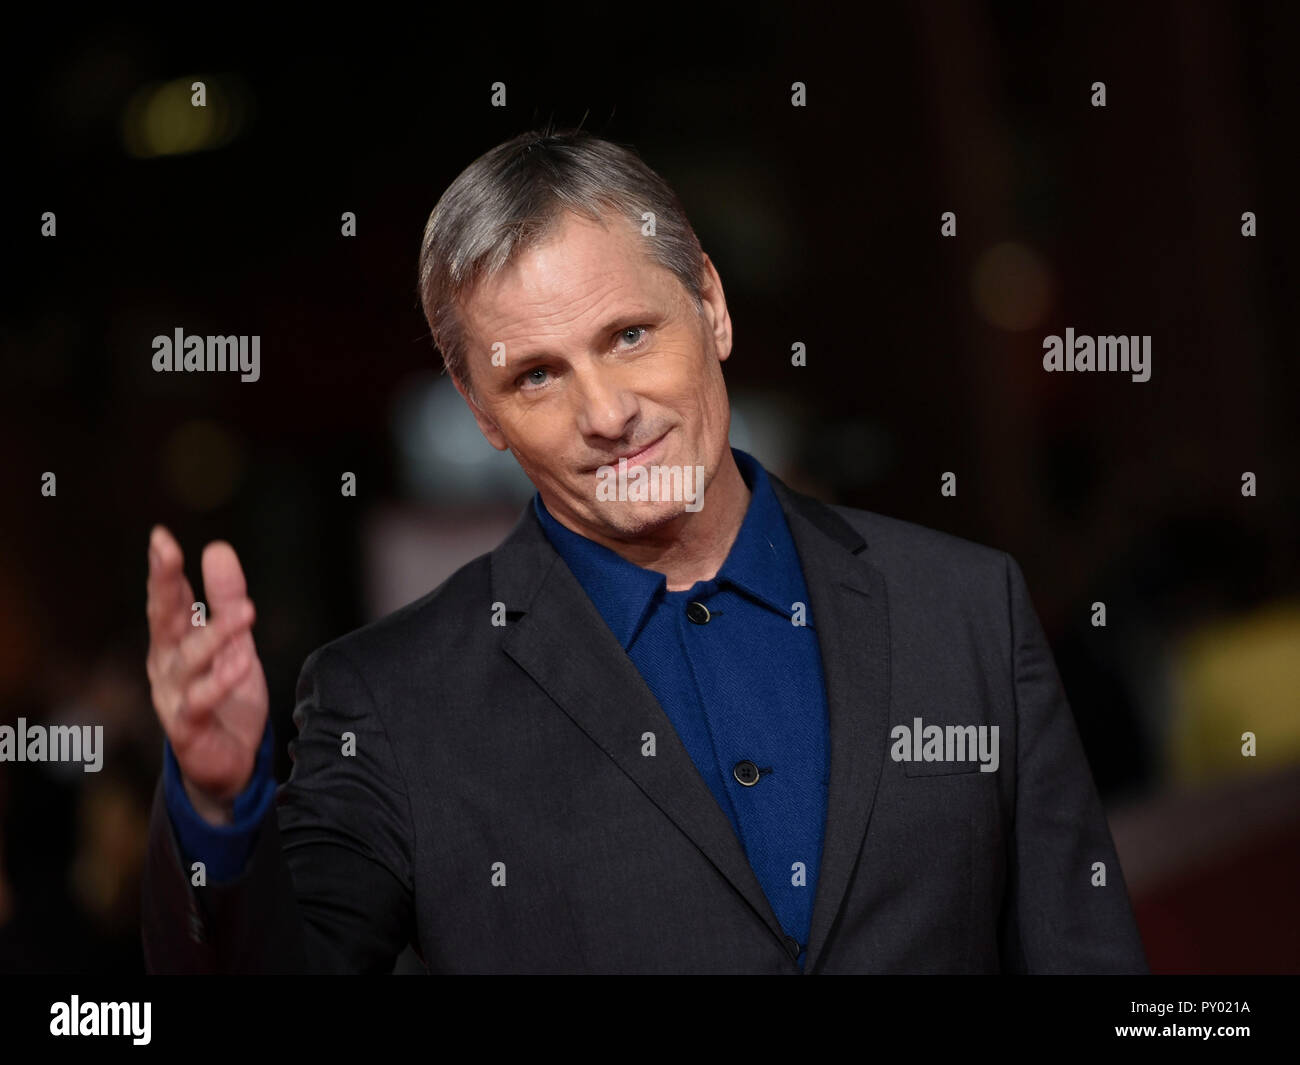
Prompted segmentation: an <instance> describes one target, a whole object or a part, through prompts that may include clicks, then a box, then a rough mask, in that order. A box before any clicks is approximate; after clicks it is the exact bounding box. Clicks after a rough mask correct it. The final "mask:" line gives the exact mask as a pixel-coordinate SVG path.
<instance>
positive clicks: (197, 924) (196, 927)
mask: <svg viewBox="0 0 1300 1065" xmlns="http://www.w3.org/2000/svg"><path fill="white" fill-rule="evenodd" d="M206 938H207V937H206V936H205V935H204V934H203V921H202V920H201V919H200V917H199V915H198V914H197V913H191V914H190V939H192V940H194V942H195V943H203V942H204V941H205V940H206Z"/></svg>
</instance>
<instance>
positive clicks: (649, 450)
mask: <svg viewBox="0 0 1300 1065" xmlns="http://www.w3.org/2000/svg"><path fill="white" fill-rule="evenodd" d="M671 431H672V430H671V429H670V430H668V432H665V433H664V434H663V435H662V436H658V437H656V438H655V439H654V440H651V441H650V442H649V443H648V444H645V445H643V446H642V447H640V448H639V449H637V450H636V451H630V452H624V453H623V454H622V455H615V456H614V457H613V458H612V459H610V460H609V461H608V462H602V463H601V464H600V466H596V467H593V468H592V470H591V472H592V473H595V472H596V471H598V470H599V469H601V467H603V466H617V465H618V464H619V461H620V460H622V459H626V460H627V464H628V465H629V466H640V465H643V464H644V463H646V462H647V461H649V460H650V459H653V458H656V457H657V456H658V454H659V452H660V451H661V450H662V449H663V442H664V440H665V439H667V437H668V433H669V432H671Z"/></svg>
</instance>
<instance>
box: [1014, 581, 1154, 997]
mask: <svg viewBox="0 0 1300 1065" xmlns="http://www.w3.org/2000/svg"><path fill="white" fill-rule="evenodd" d="M1006 561H1007V591H1008V598H1009V607H1010V614H1011V630H1012V631H1011V657H1012V673H1013V683H1014V688H1015V708H1016V727H1015V732H1014V735H1015V773H1016V776H1015V789H1014V815H1013V818H1014V820H1013V824H1014V829H1013V831H1014V842H1013V843H1012V846H1011V850H1010V856H1009V860H1010V865H1009V872H1010V875H1009V878H1008V890H1007V896H1006V901H1005V909H1004V912H1003V914H1002V937H1001V939H1002V949H1003V963H1004V964H1003V969H1004V971H1007V972H1030V973H1146V972H1147V971H1148V970H1147V964H1146V957H1145V954H1144V952H1143V949H1142V940H1141V938H1140V937H1139V935H1138V930H1137V923H1136V922H1135V920H1134V918H1133V910H1132V906H1131V905H1130V902H1129V897H1128V891H1127V889H1126V888H1125V885H1124V874H1123V872H1122V870H1121V869H1120V865H1119V859H1118V857H1117V856H1116V853H1115V846H1114V842H1113V841H1112V839H1111V835H1110V828H1109V826H1108V825H1107V823H1106V815H1105V812H1104V810H1103V808H1102V805H1101V800H1100V798H1099V797H1098V794H1097V789H1096V786H1095V784H1094V782H1093V778H1092V772H1091V770H1090V769H1089V768H1088V761H1087V758H1086V757H1085V755H1084V751H1083V745H1082V743H1081V742H1080V740H1079V733H1078V730H1077V728H1076V726H1075V723H1074V717H1073V715H1072V713H1071V711H1070V706H1069V702H1068V700H1067V698H1066V694H1065V689H1064V687H1063V685H1062V683H1061V678H1060V675H1059V673H1058V672H1057V669H1056V663H1055V660H1054V659H1053V657H1052V652H1051V648H1050V647H1049V645H1048V643H1047V637H1046V635H1045V634H1044V632H1043V627H1042V624H1041V623H1040V621H1039V619H1038V615H1037V614H1036V612H1035V611H1034V607H1033V604H1032V602H1031V601H1030V598H1029V593H1028V590H1027V589H1026V586H1025V578H1024V574H1023V573H1022V572H1021V570H1020V567H1019V565H1018V564H1017V563H1016V561H1015V560H1014V559H1012V558H1011V557H1010V556H1006ZM1098 863H1100V868H1098ZM1103 873H1104V877H1105V884H1104V886H1102V885H1101V878H1102V874H1103Z"/></svg>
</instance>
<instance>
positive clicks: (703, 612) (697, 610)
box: [686, 602, 710, 625]
mask: <svg viewBox="0 0 1300 1065" xmlns="http://www.w3.org/2000/svg"><path fill="white" fill-rule="evenodd" d="M709 616H710V615H709V608H708V607H707V606H705V605H704V604H703V603H697V602H691V603H687V604H686V620H687V621H693V622H694V623H695V624H696V625H707V624H708V623H709Z"/></svg>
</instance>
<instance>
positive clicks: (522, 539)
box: [490, 472, 889, 973]
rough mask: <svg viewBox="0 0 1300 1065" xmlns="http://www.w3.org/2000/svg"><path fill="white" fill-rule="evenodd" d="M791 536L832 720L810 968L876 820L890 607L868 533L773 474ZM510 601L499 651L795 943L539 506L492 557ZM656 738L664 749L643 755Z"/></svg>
mask: <svg viewBox="0 0 1300 1065" xmlns="http://www.w3.org/2000/svg"><path fill="white" fill-rule="evenodd" d="M768 476H769V477H770V478H771V480H772V486H773V489H774V490H775V492H776V495H777V498H778V500H779V501H780V503H781V506H782V509H783V510H784V512H785V515H786V520H787V522H788V524H789V526H790V531H791V534H792V535H793V537H794V541H795V548H796V550H797V551H798V554H799V559H800V563H801V565H802V567H803V571H804V580H805V583H806V584H807V586H808V596H809V599H810V600H811V602H810V603H809V604H808V606H809V610H810V612H811V614H812V617H813V618H814V620H815V623H816V626H817V638H818V642H819V644H820V648H821V661H822V670H823V675H824V678H825V682H826V697H827V707H828V712H829V715H830V739H831V749H830V769H831V773H830V793H829V797H828V803H827V816H826V837H825V843H824V845H823V848H822V858H821V866H820V872H819V874H818V887H817V898H816V899H815V900H814V907H813V917H812V929H811V933H810V937H809V942H808V943H807V944H806V948H807V952H808V954H807V957H806V959H805V972H809V973H811V972H812V971H813V967H814V965H815V964H816V962H817V960H818V957H819V956H820V954H821V953H822V952H823V950H824V949H825V945H826V942H827V939H828V938H829V936H830V933H831V930H832V929H833V927H834V923H835V918H836V916H837V915H838V913H839V911H840V908H841V906H842V904H843V901H844V895H845V892H846V890H847V887H848V883H849V879H850V878H851V876H852V874H853V870H854V867H855V865H856V862H857V857H858V854H859V852H860V851H861V847H862V841H863V838H864V836H865V833H866V827H867V821H868V820H869V818H870V815H871V807H872V801H873V799H874V796H875V792H876V785H877V783H878V782H879V779H880V768H881V763H882V759H883V756H884V751H885V747H886V738H887V735H888V723H889V668H888V667H889V613H888V605H887V601H886V596H885V585H884V579H883V577H881V575H880V573H879V572H878V571H877V570H876V569H875V568H874V567H873V566H871V565H870V564H869V563H868V562H867V561H866V560H865V559H864V558H861V557H858V556H859V553H860V552H861V551H862V550H863V549H864V548H865V547H866V544H865V542H864V541H863V539H862V537H861V536H859V535H858V534H857V533H855V532H854V531H853V530H852V528H851V527H850V526H849V525H848V523H847V522H845V521H844V520H843V519H842V518H840V517H839V516H838V515H836V514H835V512H834V511H833V510H831V509H830V508H829V507H827V506H826V505H825V504H823V503H820V502H818V501H817V500H814V499H811V498H809V497H808V496H805V495H802V494H801V493H798V492H795V491H793V490H792V489H790V488H788V487H787V486H786V485H785V484H784V483H783V482H782V481H780V480H779V479H778V478H777V477H776V476H775V475H773V474H771V473H770V472H769V474H768ZM490 557H491V572H492V577H491V581H492V596H493V601H494V602H502V603H504V604H505V606H506V611H507V614H506V617H507V628H506V633H505V636H504V637H503V640H502V646H503V648H504V650H505V652H506V654H507V655H509V656H510V657H511V658H512V659H513V660H514V661H515V662H516V663H517V664H518V665H519V666H520V668H522V669H523V670H524V671H525V672H526V673H527V674H528V675H529V676H530V677H532V679H533V680H534V681H535V682H536V683H537V684H538V685H539V686H540V687H541V688H542V690H543V691H545V692H546V693H547V695H549V696H550V698H551V699H552V700H554V701H555V703H556V704H557V705H558V706H559V707H560V709H561V710H563V711H564V712H565V713H566V714H567V715H568V716H569V717H570V718H571V719H572V720H573V722H574V723H575V724H576V725H577V726H578V727H579V728H581V729H582V730H583V731H584V732H585V733H586V734H587V735H588V736H589V737H590V738H591V739H592V741H593V742H594V743H596V745H597V746H599V747H600V748H601V750H603V751H604V752H605V753H606V754H607V755H608V756H609V757H610V758H611V759H612V760H613V761H614V763H615V764H616V765H618V767H619V768H620V769H621V770H622V771H623V772H624V773H625V774H627V776H628V777H629V778H631V780H632V781H633V782H634V783H635V784H636V786H637V787H638V788H640V789H641V791H642V792H644V793H645V795H646V797H647V798H648V799H650V801H651V802H653V803H654V804H655V805H656V806H657V807H659V809H660V810H662V811H663V813H664V814H665V815H666V816H667V817H669V818H670V819H671V820H672V821H673V822H674V823H675V824H676V825H677V826H678V828H680V829H681V830H682V832H684V833H685V834H686V836H687V837H688V838H690V839H691V840H692V842H694V844H695V845H696V846H697V847H698V848H699V849H700V851H701V852H702V853H703V854H704V855H705V856H706V857H707V858H708V859H709V861H710V862H712V863H713V865H714V866H715V867H716V868H717V869H718V871H719V872H720V873H721V874H722V875H723V876H724V877H726V878H727V880H728V881H729V882H730V883H731V885H732V886H733V887H734V888H735V889H736V891H737V892H738V893H739V894H740V895H741V897H742V898H744V899H745V901H746V902H747V903H748V904H749V906H750V907H751V908H752V909H753V910H754V912H755V913H756V914H757V916H758V917H759V918H760V919H761V920H762V921H763V923H764V924H766V925H767V927H768V928H769V929H770V931H771V932H772V934H773V935H774V936H776V937H777V940H778V941H779V942H781V944H782V946H784V940H785V934H784V932H783V931H782V929H781V926H780V924H779V923H778V921H777V919H776V915H775V914H774V913H773V911H772V907H771V905H770V904H769V903H768V901H767V897H766V895H765V894H764V893H763V889H762V886H761V885H760V884H759V882H758V878H757V877H756V876H755V875H754V871H753V869H752V868H751V867H750V864H749V860H748V858H747V857H746V855H745V852H744V849H743V848H742V847H741V845H740V841H739V840H738V839H737V838H736V835H735V832H734V831H733V830H732V827H731V822H730V821H728V820H727V816H726V815H725V814H724V813H723V812H722V810H721V809H720V808H719V807H718V804H717V801H716V800H715V799H714V797H713V793H712V792H711V791H710V790H709V788H708V785H707V784H705V782H704V779H703V778H702V777H701V776H700V774H699V771H698V770H697V769H696V768H695V764H694V763H693V762H692V761H691V758H690V755H689V754H688V753H687V751H686V748H685V747H684V746H683V745H682V743H681V741H680V739H678V737H677V732H676V730H675V729H674V728H673V725H672V722H671V721H670V720H669V719H668V716H667V714H665V713H664V711H663V708H662V707H660V705H659V703H658V701H657V700H656V699H655V697H654V695H653V693H652V692H651V691H650V689H649V687H648V686H647V685H646V683H645V681H644V679H643V678H642V677H641V674H640V673H639V672H638V671H637V669H636V666H635V665H634V664H633V663H632V660H631V659H630V658H629V657H628V656H627V654H626V652H625V651H624V650H623V648H622V646H620V644H619V642H618V640H617V639H615V637H614V635H613V633H611V632H610V631H609V628H608V626H607V625H606V624H605V621H604V619H603V618H602V617H601V616H600V613H599V612H598V611H597V610H596V607H595V606H594V605H593V604H592V602H591V600H590V599H589V598H588V597H587V594H586V592H584V591H583V589H582V586H581V585H580V584H579V583H578V581H577V579H576V578H575V577H574V576H573V574H572V573H571V572H570V571H569V568H568V566H566V565H565V564H564V562H563V560H562V559H561V558H560V556H559V554H558V553H557V552H556V551H555V549H554V548H553V547H552V546H551V543H550V541H549V540H548V539H547V538H546V534H545V532H544V531H543V530H542V527H541V524H540V522H538V520H537V517H536V515H535V514H534V513H533V508H532V506H531V504H530V505H529V506H528V507H527V508H525V511H524V513H523V514H522V515H521V516H520V518H519V521H518V522H517V523H516V525H515V528H514V530H513V531H512V532H511V534H510V536H509V537H507V538H506V540H505V542H504V543H502V544H501V546H500V547H498V548H497V549H496V550H495V551H493V552H492V554H491V556H490ZM645 732H653V733H654V734H655V738H656V750H657V754H656V757H655V758H653V759H651V758H646V757H643V756H642V754H641V744H642V740H641V736H642V734H643V733H645Z"/></svg>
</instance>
